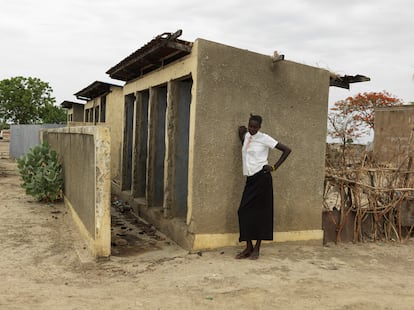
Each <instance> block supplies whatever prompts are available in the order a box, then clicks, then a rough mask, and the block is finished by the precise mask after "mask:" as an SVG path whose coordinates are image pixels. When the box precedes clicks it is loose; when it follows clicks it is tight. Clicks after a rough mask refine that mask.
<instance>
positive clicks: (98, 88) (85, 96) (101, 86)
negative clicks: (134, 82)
mask: <svg viewBox="0 0 414 310" xmlns="http://www.w3.org/2000/svg"><path fill="white" fill-rule="evenodd" d="M111 87H122V86H120V85H115V84H111V83H106V82H100V81H95V82H93V83H92V84H90V85H89V86H87V87H85V88H84V89H82V90H80V91H78V92H77V93H76V94H74V95H75V96H76V98H77V99H81V100H91V99H93V98H97V97H99V96H102V95H103V94H106V93H109V91H110V90H111Z"/></svg>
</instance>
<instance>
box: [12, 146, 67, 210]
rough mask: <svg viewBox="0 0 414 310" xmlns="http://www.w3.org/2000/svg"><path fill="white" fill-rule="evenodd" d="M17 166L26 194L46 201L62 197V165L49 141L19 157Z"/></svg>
mask: <svg viewBox="0 0 414 310" xmlns="http://www.w3.org/2000/svg"><path fill="white" fill-rule="evenodd" d="M17 167H18V168H19V172H20V176H21V178H22V179H23V184H22V187H23V188H24V189H25V190H26V194H28V195H31V196H33V197H35V198H36V199H37V200H39V201H45V202H54V201H57V200H59V199H62V188H63V175H62V165H61V164H60V163H59V160H58V157H57V153H56V152H55V151H53V150H50V146H49V144H48V143H47V142H44V143H43V144H40V145H37V146H35V147H33V148H31V149H30V151H29V152H28V153H26V154H25V155H23V156H22V157H21V158H19V159H17Z"/></svg>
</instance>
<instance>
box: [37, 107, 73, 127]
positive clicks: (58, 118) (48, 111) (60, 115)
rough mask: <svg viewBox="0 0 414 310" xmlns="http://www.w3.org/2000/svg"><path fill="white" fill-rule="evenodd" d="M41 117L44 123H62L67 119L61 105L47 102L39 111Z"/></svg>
mask: <svg viewBox="0 0 414 310" xmlns="http://www.w3.org/2000/svg"><path fill="white" fill-rule="evenodd" d="M41 118H42V120H43V123H45V124H62V123H66V121H67V112H66V110H65V109H63V108H62V107H58V106H55V105H53V104H47V105H45V106H44V107H43V109H42V111H41Z"/></svg>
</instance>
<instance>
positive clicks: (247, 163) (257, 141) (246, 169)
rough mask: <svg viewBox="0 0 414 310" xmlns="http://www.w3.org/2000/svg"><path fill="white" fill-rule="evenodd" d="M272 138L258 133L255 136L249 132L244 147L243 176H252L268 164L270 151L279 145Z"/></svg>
mask: <svg viewBox="0 0 414 310" xmlns="http://www.w3.org/2000/svg"><path fill="white" fill-rule="evenodd" d="M277 143H278V142H277V141H276V140H275V139H273V138H272V137H271V136H269V135H267V134H265V133H262V132H260V131H258V132H257V133H256V134H255V135H253V136H252V135H251V134H250V133H249V132H247V133H246V134H245V136H244V142H243V147H242V160H243V175H247V176H252V175H253V174H255V173H257V172H259V171H260V170H262V168H263V166H264V165H267V164H268V161H267V157H268V155H269V149H273V148H275V147H276V145H277Z"/></svg>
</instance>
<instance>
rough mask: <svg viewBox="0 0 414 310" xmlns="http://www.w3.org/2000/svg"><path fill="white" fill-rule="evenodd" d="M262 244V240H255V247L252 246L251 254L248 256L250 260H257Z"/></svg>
mask: <svg viewBox="0 0 414 310" xmlns="http://www.w3.org/2000/svg"><path fill="white" fill-rule="evenodd" d="M261 244H262V240H257V241H256V245H255V246H254V248H253V250H252V252H251V253H250V255H249V258H250V259H258V258H259V254H260V245H261Z"/></svg>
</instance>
